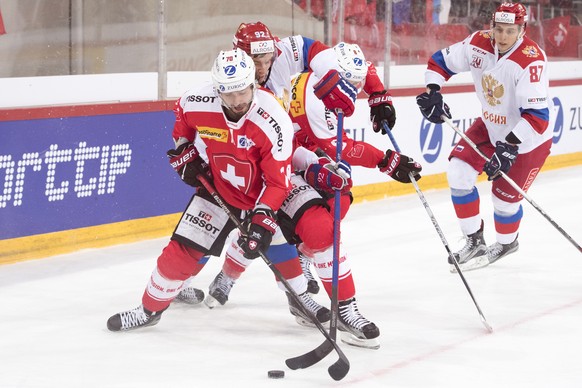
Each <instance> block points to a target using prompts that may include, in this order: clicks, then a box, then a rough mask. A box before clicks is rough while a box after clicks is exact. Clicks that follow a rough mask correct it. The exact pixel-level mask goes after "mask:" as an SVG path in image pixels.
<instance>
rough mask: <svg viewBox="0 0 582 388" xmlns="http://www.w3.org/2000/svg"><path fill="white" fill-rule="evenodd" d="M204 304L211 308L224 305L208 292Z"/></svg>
mask: <svg viewBox="0 0 582 388" xmlns="http://www.w3.org/2000/svg"><path fill="white" fill-rule="evenodd" d="M204 304H205V305H206V307H208V308H209V309H213V308H215V307H218V306H222V305H221V304H220V302H219V301H218V300H216V299H215V298H214V297H213V296H212V295H210V294H208V295H207V296H206V298H205V299H204Z"/></svg>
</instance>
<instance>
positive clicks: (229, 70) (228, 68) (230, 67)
mask: <svg viewBox="0 0 582 388" xmlns="http://www.w3.org/2000/svg"><path fill="white" fill-rule="evenodd" d="M234 73H236V67H235V66H233V65H228V66H226V67H225V68H224V74H226V75H228V76H231V75H234Z"/></svg>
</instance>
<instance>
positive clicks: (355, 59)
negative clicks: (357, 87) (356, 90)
mask: <svg viewBox="0 0 582 388" xmlns="http://www.w3.org/2000/svg"><path fill="white" fill-rule="evenodd" d="M333 49H334V51H335V54H336V56H337V62H338V65H339V67H340V68H341V70H342V72H341V73H342V75H343V76H344V77H345V78H346V79H347V80H348V81H355V82H362V81H365V79H366V74H368V63H367V62H366V57H365V56H364V53H363V52H362V49H360V46H358V45H357V44H355V43H354V44H352V43H345V42H340V43H338V44H336V45H335V46H334V47H333Z"/></svg>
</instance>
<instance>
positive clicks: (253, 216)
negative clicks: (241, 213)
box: [237, 204, 278, 259]
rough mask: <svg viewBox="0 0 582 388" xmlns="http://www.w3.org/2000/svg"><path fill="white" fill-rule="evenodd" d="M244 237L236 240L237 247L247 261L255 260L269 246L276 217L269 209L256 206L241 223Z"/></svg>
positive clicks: (259, 205)
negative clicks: (244, 232) (244, 231)
mask: <svg viewBox="0 0 582 388" xmlns="http://www.w3.org/2000/svg"><path fill="white" fill-rule="evenodd" d="M243 225H244V227H245V229H246V235H241V236H240V237H239V238H238V241H237V243H238V245H239V246H240V248H241V249H242V250H243V252H244V257H246V258H247V259H256V258H257V257H259V256H260V252H263V253H264V252H265V251H266V250H267V249H268V248H269V246H270V245H271V241H272V240H273V235H274V234H275V232H276V231H277V227H278V225H277V221H276V215H275V212H274V211H273V210H271V208H270V207H268V206H267V205H263V204H258V205H257V206H255V208H254V209H253V210H252V211H251V212H249V214H248V215H247V217H246V218H245V221H244V223H243Z"/></svg>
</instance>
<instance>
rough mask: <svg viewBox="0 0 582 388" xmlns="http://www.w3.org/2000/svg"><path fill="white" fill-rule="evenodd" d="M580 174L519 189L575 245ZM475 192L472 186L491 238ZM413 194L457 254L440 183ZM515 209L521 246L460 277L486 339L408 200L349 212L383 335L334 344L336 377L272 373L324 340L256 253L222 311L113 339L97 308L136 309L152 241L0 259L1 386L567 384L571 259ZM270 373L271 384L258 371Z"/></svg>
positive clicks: (357, 260) (574, 304)
mask: <svg viewBox="0 0 582 388" xmlns="http://www.w3.org/2000/svg"><path fill="white" fill-rule="evenodd" d="M581 182H582V166H578V167H571V168H566V169H561V170H555V171H549V172H545V173H542V174H541V175H540V177H539V178H538V180H537V181H536V182H535V183H534V185H533V187H532V189H531V190H530V192H529V194H530V196H531V198H533V200H534V201H535V202H536V203H537V204H538V205H539V206H541V208H542V209H543V210H544V211H545V212H546V213H547V214H548V215H549V216H550V217H551V218H552V219H553V220H554V221H555V222H556V223H557V224H558V225H559V226H560V227H562V228H563V229H564V230H565V231H566V232H567V233H569V234H570V236H571V237H572V238H573V239H574V240H575V241H576V242H577V243H581V242H582V230H581V229H582V228H581V221H580V219H581V216H582V204H581V201H580V199H581V198H582V196H581V192H582V190H581V189H580V183H581ZM489 187H490V186H489V184H488V183H481V184H479V188H480V192H481V203H482V210H483V213H482V214H483V217H484V219H485V222H486V230H485V237H486V240H487V241H488V242H489V243H492V242H493V239H494V229H493V224H492V213H491V202H490V193H489ZM425 196H426V198H427V200H428V202H429V204H430V206H431V209H432V211H433V212H434V214H435V216H436V219H437V221H438V223H439V225H440V227H441V228H442V230H443V232H444V234H445V236H446V237H447V240H448V244H449V246H450V247H451V250H456V249H458V248H459V247H460V245H462V241H460V237H461V234H460V231H459V228H458V225H457V221H456V218H455V217H454V215H453V209H452V205H451V203H450V199H449V194H448V190H438V191H426V192H425ZM523 207H524V212H525V215H524V219H523V221H522V227H521V230H520V236H519V241H520V249H519V251H518V252H517V253H515V254H513V255H511V256H508V257H506V258H504V259H502V260H501V261H499V262H497V263H495V264H494V265H492V266H490V267H488V268H484V269H481V270H478V271H472V272H465V273H464V274H465V277H466V279H467V281H468V284H469V286H470V288H471V290H472V292H473V294H474V296H475V298H476V300H477V303H478V304H479V306H480V307H481V309H482V311H483V313H484V315H485V317H486V319H487V321H488V322H489V324H491V326H493V328H494V333H493V334H488V333H487V331H486V330H485V329H484V326H483V325H482V323H481V321H480V319H479V315H478V312H477V309H476V308H475V305H474V304H473V302H472V300H471V298H470V296H469V294H468V292H467V290H466V288H465V286H464V285H463V283H462V282H461V279H460V277H459V275H457V274H451V273H449V270H448V264H447V263H446V259H447V253H446V250H445V247H444V245H443V243H442V242H441V240H440V239H439V236H438V234H437V232H436V230H435V228H434V226H433V224H432V223H431V221H430V219H429V217H428V216H427V213H426V211H425V209H424V208H423V206H422V204H421V202H420V200H419V199H418V197H417V195H416V194H413V195H408V196H404V197H396V198H391V199H386V200H381V201H374V202H368V203H364V204H358V205H355V206H353V207H352V209H351V210H350V213H349V214H348V216H347V218H346V220H345V221H344V222H343V223H342V234H343V241H344V243H345V245H346V247H347V248H348V252H349V255H350V260H351V263H352V268H353V273H354V276H355V280H356V285H357V290H358V293H357V295H358V301H359V306H360V309H361V311H362V312H363V313H364V314H365V315H366V317H368V318H369V319H371V320H373V321H374V322H376V323H377V325H378V326H379V327H380V329H381V332H382V334H381V343H382V345H381V348H380V349H379V350H366V349H360V348H354V347H350V346H348V345H344V344H342V345H341V347H342V349H343V351H344V352H345V353H346V355H347V356H348V358H349V360H350V362H351V370H350V372H349V373H348V375H347V376H346V377H345V379H343V380H342V381H340V382H335V381H333V380H332V379H331V378H330V377H329V375H328V374H327V367H328V366H329V365H331V364H332V363H333V362H334V361H335V360H336V359H337V356H336V355H335V354H333V353H332V354H331V355H329V356H328V357H327V358H326V359H324V360H323V361H322V362H321V363H319V364H317V365H315V366H313V367H311V368H309V369H306V370H297V371H291V370H289V369H288V368H286V366H285V363H284V362H285V359H286V358H288V357H292V356H296V355H299V354H302V353H304V352H306V351H308V350H311V349H312V348H314V347H316V346H317V345H319V344H320V343H321V342H322V340H323V336H322V334H321V333H320V332H318V331H317V330H315V329H307V328H303V327H300V326H298V325H297V324H296V323H295V321H294V320H293V318H292V317H291V315H290V314H289V312H288V309H287V301H286V297H285V296H284V294H283V293H282V292H281V291H279V290H278V288H277V287H276V286H275V284H274V281H273V275H272V274H271V273H270V271H269V269H268V268H267V266H266V265H264V263H263V262H262V261H260V260H258V261H257V263H255V264H253V265H252V266H251V267H250V268H249V270H248V271H247V273H246V274H245V275H243V277H242V278H241V279H240V280H239V282H238V283H237V284H236V286H235V288H234V289H233V291H232V293H231V297H230V301H229V302H228V303H227V304H226V305H225V306H224V307H221V308H216V309H214V310H210V309H208V308H206V307H204V306H203V305H199V306H193V307H192V306H186V305H172V306H171V307H170V309H168V311H166V312H165V313H164V315H163V317H162V320H161V321H160V323H159V324H158V325H157V326H154V327H150V328H145V329H142V330H137V331H134V332H127V333H111V332H109V331H108V330H107V329H106V326H105V323H106V321H107V318H108V317H109V316H110V315H112V314H114V313H116V312H119V311H122V310H126V309H129V308H133V307H135V306H137V305H139V304H140V300H141V295H142V292H143V290H144V287H145V284H146V281H147V279H148V277H149V275H150V273H151V271H152V269H153V267H154V265H155V261H156V258H157V257H158V255H159V252H160V250H161V249H162V248H163V247H164V246H165V244H166V243H167V239H166V238H163V239H156V240H149V241H143V242H139V243H135V244H127V245H119V246H113V247H108V248H104V249H95V250H84V251H80V252H77V253H73V254H68V255H62V256H55V257H50V258H46V259H42V260H34V261H28V262H23V263H18V264H13V265H4V266H0V316H1V319H0V387H3V388H5V387H10V388H12V387H26V388H37V387H43V388H44V387H59V388H68V387H71V388H72V387H74V388H78V387H84V388H88V387H142V388H148V387H152V388H165V387H233V386H244V387H246V386H249V387H283V386H285V387H327V386H329V387H332V386H333V387H335V386H357V387H422V388H426V387H445V388H454V387H472V388H473V387H529V388H534V387H581V386H582V365H581V362H580V357H581V354H582V254H581V253H580V252H579V251H578V250H577V248H576V247H575V246H574V245H573V244H572V243H571V242H569V241H568V239H566V238H565V237H564V236H563V235H562V234H561V233H560V232H559V231H558V230H557V229H556V228H555V227H554V226H552V224H551V223H550V222H548V220H547V219H546V218H544V217H543V216H542V215H541V214H540V213H539V212H538V211H537V210H536V209H535V208H534V207H532V206H531V205H530V204H529V203H527V202H525V201H524V204H523ZM221 264H222V261H221V260H220V259H216V258H213V259H211V261H210V262H209V263H208V265H207V266H206V268H204V270H203V271H202V272H201V273H200V275H199V276H198V278H197V280H196V282H195V285H197V286H199V287H200V288H203V289H204V290H205V291H206V290H207V287H208V284H209V283H210V281H211V280H212V279H213V277H214V276H215V275H216V273H217V272H218V270H219V268H220V266H221ZM316 299H317V300H318V301H320V302H321V303H328V302H327V301H328V299H327V298H326V297H324V296H323V295H321V294H319V295H317V296H316ZM270 369H283V370H285V373H286V376H285V378H284V379H282V380H269V379H268V378H267V371H268V370H270Z"/></svg>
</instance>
